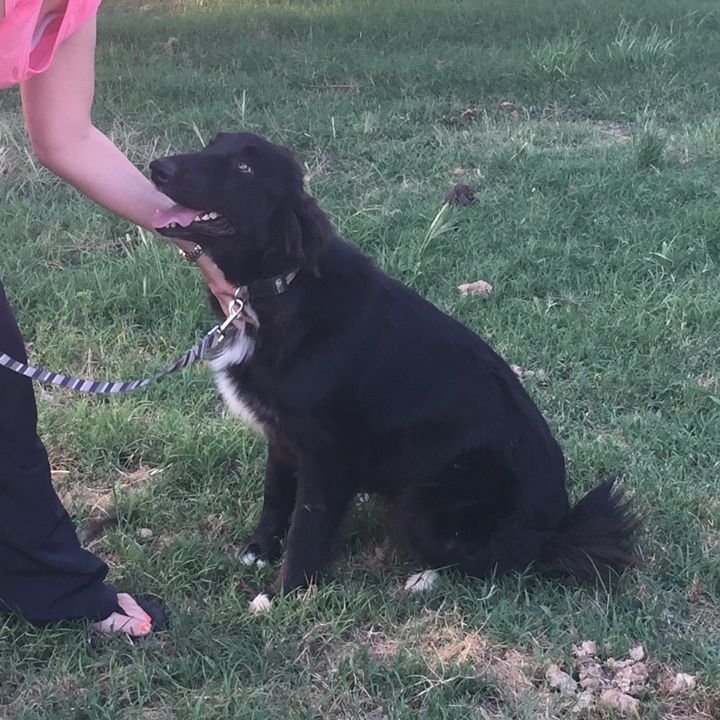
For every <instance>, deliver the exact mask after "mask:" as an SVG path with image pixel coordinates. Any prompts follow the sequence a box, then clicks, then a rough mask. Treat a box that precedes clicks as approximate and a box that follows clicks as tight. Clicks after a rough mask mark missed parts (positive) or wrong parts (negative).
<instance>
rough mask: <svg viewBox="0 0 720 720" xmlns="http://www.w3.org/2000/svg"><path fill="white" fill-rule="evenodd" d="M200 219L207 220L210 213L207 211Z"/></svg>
mask: <svg viewBox="0 0 720 720" xmlns="http://www.w3.org/2000/svg"><path fill="white" fill-rule="evenodd" d="M200 219H201V220H209V219H210V215H208V214H207V213H205V214H204V215H203V216H202V217H201V218H200Z"/></svg>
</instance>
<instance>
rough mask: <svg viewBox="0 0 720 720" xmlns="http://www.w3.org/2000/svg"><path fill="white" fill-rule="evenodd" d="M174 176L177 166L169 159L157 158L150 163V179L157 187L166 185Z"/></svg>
mask: <svg viewBox="0 0 720 720" xmlns="http://www.w3.org/2000/svg"><path fill="white" fill-rule="evenodd" d="M176 174H177V165H176V164H175V163H174V162H173V161H172V159H171V158H159V159H157V160H153V161H152V162H151V163H150V177H151V178H152V181H153V182H154V183H155V184H156V185H157V186H158V187H163V186H164V185H167V184H168V183H169V182H171V181H172V180H173V178H174V177H175V175H176Z"/></svg>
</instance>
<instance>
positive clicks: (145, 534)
mask: <svg viewBox="0 0 720 720" xmlns="http://www.w3.org/2000/svg"><path fill="white" fill-rule="evenodd" d="M152 536H153V531H152V530H151V529H150V528H140V529H139V530H138V537H139V538H140V539H141V540H149V539H150V538H151V537H152Z"/></svg>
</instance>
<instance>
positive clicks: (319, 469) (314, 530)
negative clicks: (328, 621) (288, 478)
mask: <svg viewBox="0 0 720 720" xmlns="http://www.w3.org/2000/svg"><path fill="white" fill-rule="evenodd" d="M354 495H355V489H354V487H353V485H352V482H351V479H350V476H349V473H348V470H347V467H346V466H344V464H342V463H336V462H327V461H324V462H315V461H313V462H302V463H301V466H300V469H299V471H298V486H297V498H296V501H295V509H294V511H293V516H292V523H291V525H290V533H289V535H288V544H287V552H286V554H285V562H284V563H283V566H282V569H281V571H280V574H279V575H278V577H277V579H276V580H275V582H274V583H273V584H272V585H271V586H270V588H269V589H268V590H266V591H265V592H264V593H261V594H260V595H258V596H257V597H256V598H255V600H253V602H252V603H251V606H250V607H251V610H253V611H254V612H258V611H262V610H266V609H267V608H268V607H269V605H270V600H271V599H272V597H274V596H275V595H277V594H278V593H281V592H285V593H286V592H290V591H292V590H296V589H298V588H303V587H307V586H308V585H309V584H310V583H313V582H316V581H317V580H318V578H319V577H320V576H321V575H322V572H323V570H325V568H326V566H327V564H328V562H329V560H330V557H331V553H332V547H333V545H334V541H335V537H336V534H337V531H338V528H339V526H340V524H341V522H342V520H343V517H344V515H345V512H346V510H347V508H348V506H349V504H350V501H351V500H352V498H353V497H354Z"/></svg>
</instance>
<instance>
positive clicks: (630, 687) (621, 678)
mask: <svg viewBox="0 0 720 720" xmlns="http://www.w3.org/2000/svg"><path fill="white" fill-rule="evenodd" d="M648 676H649V673H648V669H647V665H645V663H643V662H638V663H635V664H633V665H628V666H626V667H623V668H620V669H619V670H618V671H617V672H616V674H615V677H614V678H613V684H614V685H615V687H616V688H617V689H618V690H620V691H621V692H624V693H630V694H631V695H639V694H641V693H643V692H644V691H645V689H646V687H645V686H646V684H647V680H648Z"/></svg>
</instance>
